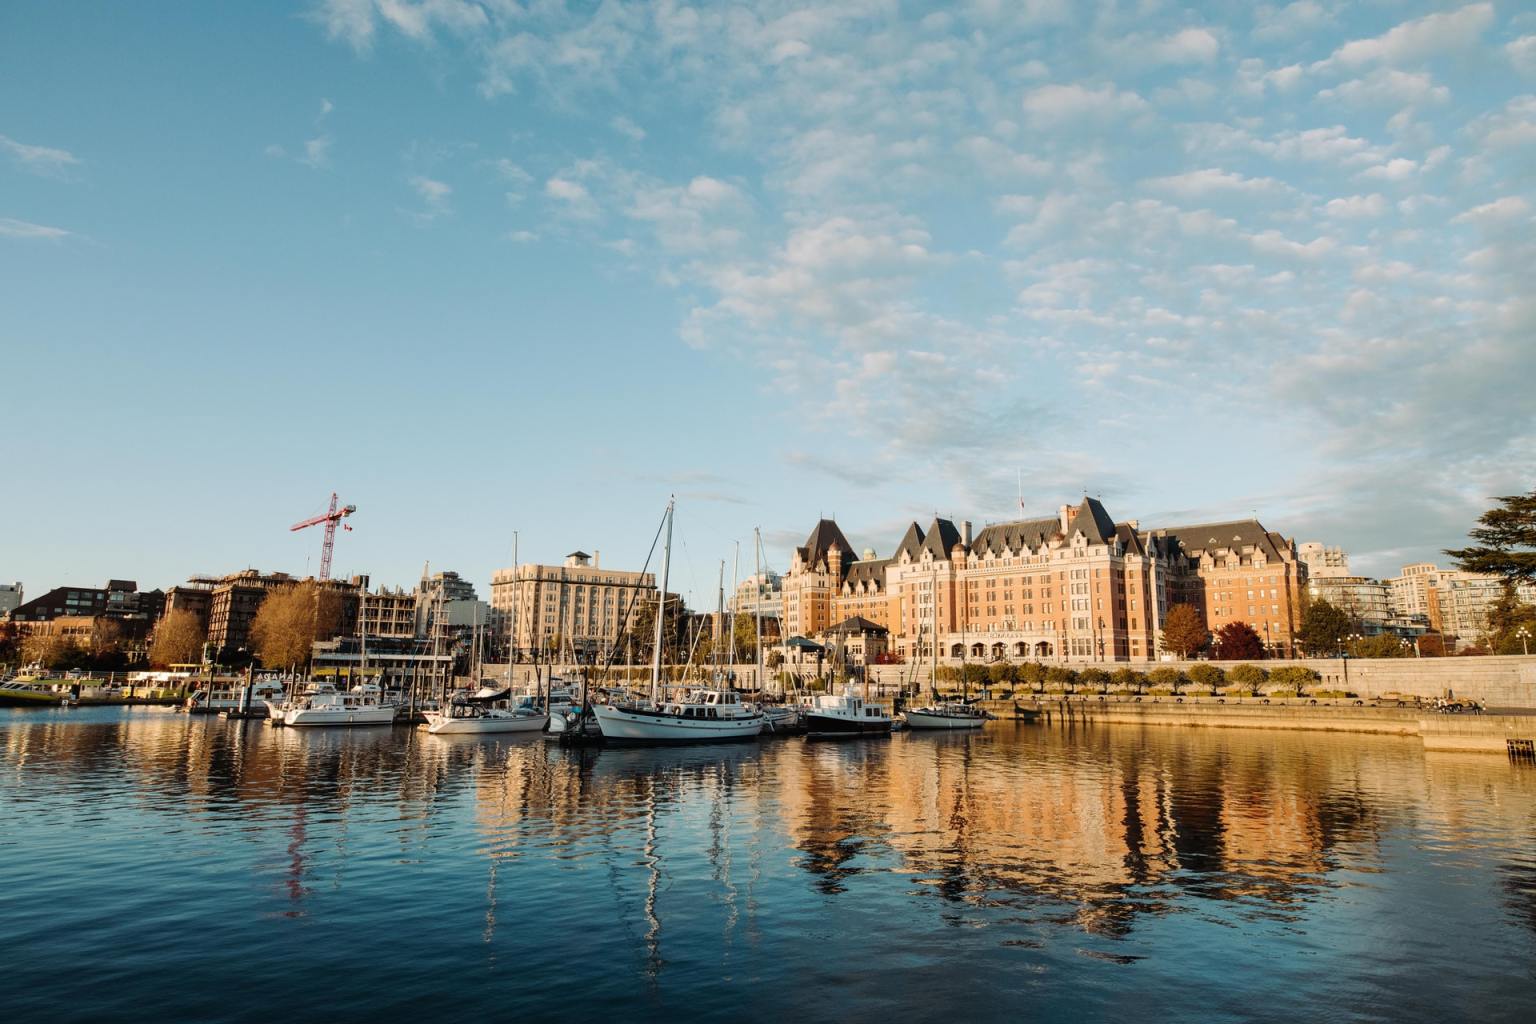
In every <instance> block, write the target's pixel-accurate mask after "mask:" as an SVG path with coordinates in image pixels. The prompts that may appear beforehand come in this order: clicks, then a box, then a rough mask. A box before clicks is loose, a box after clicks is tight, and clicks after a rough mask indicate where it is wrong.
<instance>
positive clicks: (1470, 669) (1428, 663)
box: [485, 655, 1536, 708]
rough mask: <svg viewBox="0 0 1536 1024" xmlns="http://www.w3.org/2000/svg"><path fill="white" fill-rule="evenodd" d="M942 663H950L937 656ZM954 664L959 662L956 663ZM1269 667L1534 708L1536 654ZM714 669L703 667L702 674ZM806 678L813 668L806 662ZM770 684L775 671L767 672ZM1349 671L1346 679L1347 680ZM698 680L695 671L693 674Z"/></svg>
mask: <svg viewBox="0 0 1536 1024" xmlns="http://www.w3.org/2000/svg"><path fill="white" fill-rule="evenodd" d="M940 663H941V664H948V662H946V661H943V660H941V662H940ZM953 664H955V665H958V664H959V662H954V663H953ZM1197 664H1204V663H1202V662H1177V661H1163V662H1071V663H1068V665H1067V667H1069V668H1073V669H1084V668H1104V669H1106V670H1108V671H1111V672H1113V671H1114V670H1116V669H1120V668H1133V669H1135V670H1136V671H1138V672H1150V671H1151V670H1153V669H1157V668H1177V669H1181V670H1183V671H1186V672H1187V671H1188V670H1189V669H1190V668H1192V667H1194V666H1195V665H1197ZM1216 664H1217V665H1219V666H1220V667H1221V668H1224V669H1230V668H1232V667H1233V665H1235V664H1237V663H1236V662H1217V663H1216ZM1254 664H1257V665H1259V666H1261V667H1262V668H1264V669H1266V670H1268V671H1273V670H1275V669H1277V668H1280V667H1282V666H1284V665H1305V666H1306V667H1308V668H1310V669H1312V670H1313V671H1314V672H1317V673H1318V675H1320V676H1321V677H1322V681H1321V682H1320V683H1319V684H1318V686H1319V688H1321V689H1328V690H1348V691H1349V692H1351V693H1357V694H1359V695H1360V696H1361V697H1364V698H1370V697H1379V696H1381V695H1382V694H1386V693H1401V694H1405V695H1409V696H1416V697H1443V696H1446V694H1447V693H1450V694H1453V695H1454V696H1457V697H1463V698H1468V697H1470V698H1474V699H1476V700H1479V701H1482V702H1483V703H1485V704H1487V705H1489V706H1490V707H1495V708H1536V655H1531V656H1529V657H1526V656H1523V655H1508V656H1497V657H1494V656H1489V657H1475V658H1471V657H1469V658H1349V659H1347V660H1346V659H1343V658H1313V659H1308V660H1300V661H1280V660H1275V661H1263V662H1254ZM710 671H712V670H711V669H709V668H706V669H705V670H704V672H703V673H702V675H704V676H707V675H708V674H709V672H710ZM802 671H803V673H804V675H805V676H806V677H807V678H809V676H810V674H811V672H812V671H813V669H812V667H811V666H804V667H803V669H802ZM504 672H505V666H496V665H487V666H486V672H485V674H486V675H487V676H488V677H490V678H492V679H497V680H499V679H503V678H505V675H504ZM556 672H557V673H559V674H561V675H564V676H566V677H567V678H571V679H575V678H577V677H578V670H575V669H573V668H571V667H568V666H561V667H557V668H556ZM734 672H735V674H736V685H737V686H738V687H739V688H742V689H755V685H754V678H755V673H756V666H754V665H751V664H747V665H737V666H735V668H734ZM513 674H514V677H515V678H516V680H517V682H518V685H519V686H521V685H523V684H524V683H526V682H527V681H528V680H530V679H531V678H532V675H533V669H532V666H529V665H518V666H517V667H516V669H515V671H514V673H513ZM764 674H765V676H766V677H767V681H768V682H769V686H770V688H773V683H772V680H773V677H774V673H773V672H772V670H765V672H764ZM1346 675H1347V678H1346ZM692 678H694V679H698V678H700V673H699V672H698V671H697V670H696V671H695V672H694V674H693V676H692ZM870 682H871V683H872V684H873V687H874V689H875V690H876V691H877V692H880V693H883V694H889V693H894V692H896V691H897V690H898V689H899V688H901V687H903V686H905V687H906V688H908V689H911V688H912V686H913V685H914V682H915V683H916V685H918V686H919V687H921V688H924V689H926V688H927V683H928V672H927V670H926V667H925V666H916V667H915V668H914V666H912V665H875V666H871V668H870Z"/></svg>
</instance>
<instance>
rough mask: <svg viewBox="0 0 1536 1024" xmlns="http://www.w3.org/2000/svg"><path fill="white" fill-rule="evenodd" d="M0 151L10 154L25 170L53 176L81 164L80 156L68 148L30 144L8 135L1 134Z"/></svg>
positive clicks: (64, 172) (57, 175)
mask: <svg viewBox="0 0 1536 1024" xmlns="http://www.w3.org/2000/svg"><path fill="white" fill-rule="evenodd" d="M0 152H5V153H7V154H9V156H10V158H11V160H12V162H14V163H15V164H16V165H17V166H18V167H20V168H22V169H23V170H27V171H31V172H32V173H33V174H43V175H48V176H51V177H59V176H61V175H63V174H66V173H68V171H69V170H70V168H73V167H78V166H79V165H80V158H79V157H77V156H75V155H74V154H73V153H71V152H70V151H69V150H67V149H55V148H54V147H52V146H33V145H28V144H27V143H25V142H17V141H16V140H15V139H13V138H10V137H9V136H6V135H0Z"/></svg>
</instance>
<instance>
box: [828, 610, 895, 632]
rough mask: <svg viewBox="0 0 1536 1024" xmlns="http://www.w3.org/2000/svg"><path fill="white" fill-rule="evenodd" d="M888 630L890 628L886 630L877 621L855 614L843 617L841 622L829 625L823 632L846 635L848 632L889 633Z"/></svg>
mask: <svg viewBox="0 0 1536 1024" xmlns="http://www.w3.org/2000/svg"><path fill="white" fill-rule="evenodd" d="M889 632H890V630H888V629H886V628H885V627H884V626H882V625H880V623H878V622H871V621H870V620H869V619H866V618H865V617H864V616H862V615H855V616H853V617H852V618H848V619H844V620H843V621H842V622H839V623H838V624H837V625H835V626H829V627H828V628H827V629H826V630H825V631H824V633H825V634H832V633H837V634H842V635H847V634H850V633H889Z"/></svg>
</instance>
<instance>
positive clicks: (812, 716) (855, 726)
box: [805, 711, 891, 737]
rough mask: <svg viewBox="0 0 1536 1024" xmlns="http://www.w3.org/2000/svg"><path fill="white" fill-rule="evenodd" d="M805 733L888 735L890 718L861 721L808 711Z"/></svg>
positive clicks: (820, 734)
mask: <svg viewBox="0 0 1536 1024" xmlns="http://www.w3.org/2000/svg"><path fill="white" fill-rule="evenodd" d="M805 734H806V735H807V736H811V737H817V736H822V737H833V736H889V735H890V734H891V720H890V719H889V718H880V719H870V720H868V721H861V720H859V719H857V718H842V717H840V716H838V715H827V714H820V713H818V712H815V711H808V712H806V715H805Z"/></svg>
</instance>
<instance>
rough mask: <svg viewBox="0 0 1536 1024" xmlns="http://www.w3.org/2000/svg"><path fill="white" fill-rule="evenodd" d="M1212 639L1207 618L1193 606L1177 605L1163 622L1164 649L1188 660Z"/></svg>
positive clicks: (1169, 611)
mask: <svg viewBox="0 0 1536 1024" xmlns="http://www.w3.org/2000/svg"><path fill="white" fill-rule="evenodd" d="M1208 639H1210V631H1209V630H1207V629H1206V628H1205V616H1204V615H1201V614H1200V609H1198V608H1196V607H1195V606H1194V605H1192V604H1176V605H1174V606H1173V607H1172V608H1169V609H1168V617H1167V618H1166V619H1164V620H1163V647H1164V648H1166V649H1167V650H1170V651H1172V652H1173V653H1174V654H1177V655H1178V656H1179V657H1180V658H1185V659H1188V658H1190V657H1192V656H1193V655H1194V653H1195V652H1196V651H1198V650H1200V648H1202V647H1204V646H1205V643H1206V641H1207V640H1208Z"/></svg>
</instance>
